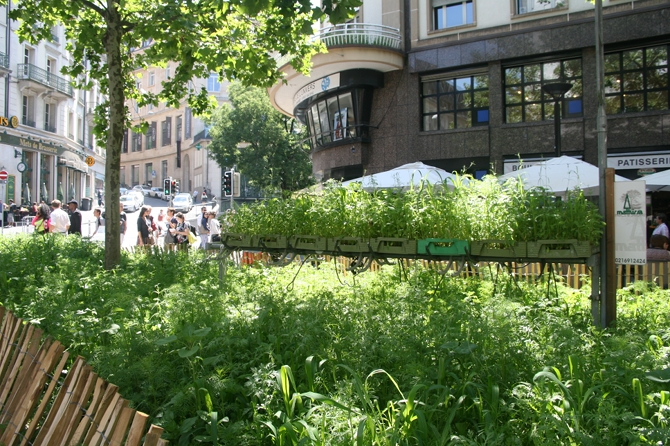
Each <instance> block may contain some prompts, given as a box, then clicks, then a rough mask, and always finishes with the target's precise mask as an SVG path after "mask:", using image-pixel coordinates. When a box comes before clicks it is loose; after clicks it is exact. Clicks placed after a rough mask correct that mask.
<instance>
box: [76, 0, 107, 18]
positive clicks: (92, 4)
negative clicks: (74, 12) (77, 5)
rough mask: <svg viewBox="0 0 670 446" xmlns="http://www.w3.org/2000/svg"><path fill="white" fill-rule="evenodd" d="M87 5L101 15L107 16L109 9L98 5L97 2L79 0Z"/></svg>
mask: <svg viewBox="0 0 670 446" xmlns="http://www.w3.org/2000/svg"><path fill="white" fill-rule="evenodd" d="M79 1H80V2H81V3H82V4H83V5H84V6H85V7H87V8H89V9H92V10H94V11H95V12H97V13H98V14H100V16H102V17H105V15H106V13H107V10H106V9H104V8H101V7H100V6H98V5H96V4H95V3H93V2H91V1H89V0H79Z"/></svg>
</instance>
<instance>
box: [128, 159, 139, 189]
mask: <svg viewBox="0 0 670 446" xmlns="http://www.w3.org/2000/svg"><path fill="white" fill-rule="evenodd" d="M130 183H131V184H130V185H131V186H137V185H138V184H140V165H139V164H135V165H133V166H130Z"/></svg>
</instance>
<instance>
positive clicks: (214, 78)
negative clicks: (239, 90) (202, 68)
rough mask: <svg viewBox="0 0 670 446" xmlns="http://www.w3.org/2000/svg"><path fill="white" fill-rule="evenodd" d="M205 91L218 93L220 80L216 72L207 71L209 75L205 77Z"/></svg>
mask: <svg viewBox="0 0 670 446" xmlns="http://www.w3.org/2000/svg"><path fill="white" fill-rule="evenodd" d="M210 83H211V84H210ZM207 91H208V92H209V93H219V92H220V91H221V82H220V81H219V75H218V74H216V73H209V77H208V78H207Z"/></svg>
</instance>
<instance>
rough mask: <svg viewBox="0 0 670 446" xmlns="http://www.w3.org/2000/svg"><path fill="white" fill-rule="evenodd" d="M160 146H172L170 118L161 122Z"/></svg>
mask: <svg viewBox="0 0 670 446" xmlns="http://www.w3.org/2000/svg"><path fill="white" fill-rule="evenodd" d="M161 144H162V145H163V146H169V145H170V144H172V118H165V121H163V122H161Z"/></svg>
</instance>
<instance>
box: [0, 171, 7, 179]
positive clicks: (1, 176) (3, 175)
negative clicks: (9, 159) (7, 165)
mask: <svg viewBox="0 0 670 446" xmlns="http://www.w3.org/2000/svg"><path fill="white" fill-rule="evenodd" d="M7 178H9V173H7V171H6V170H0V181H7Z"/></svg>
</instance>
